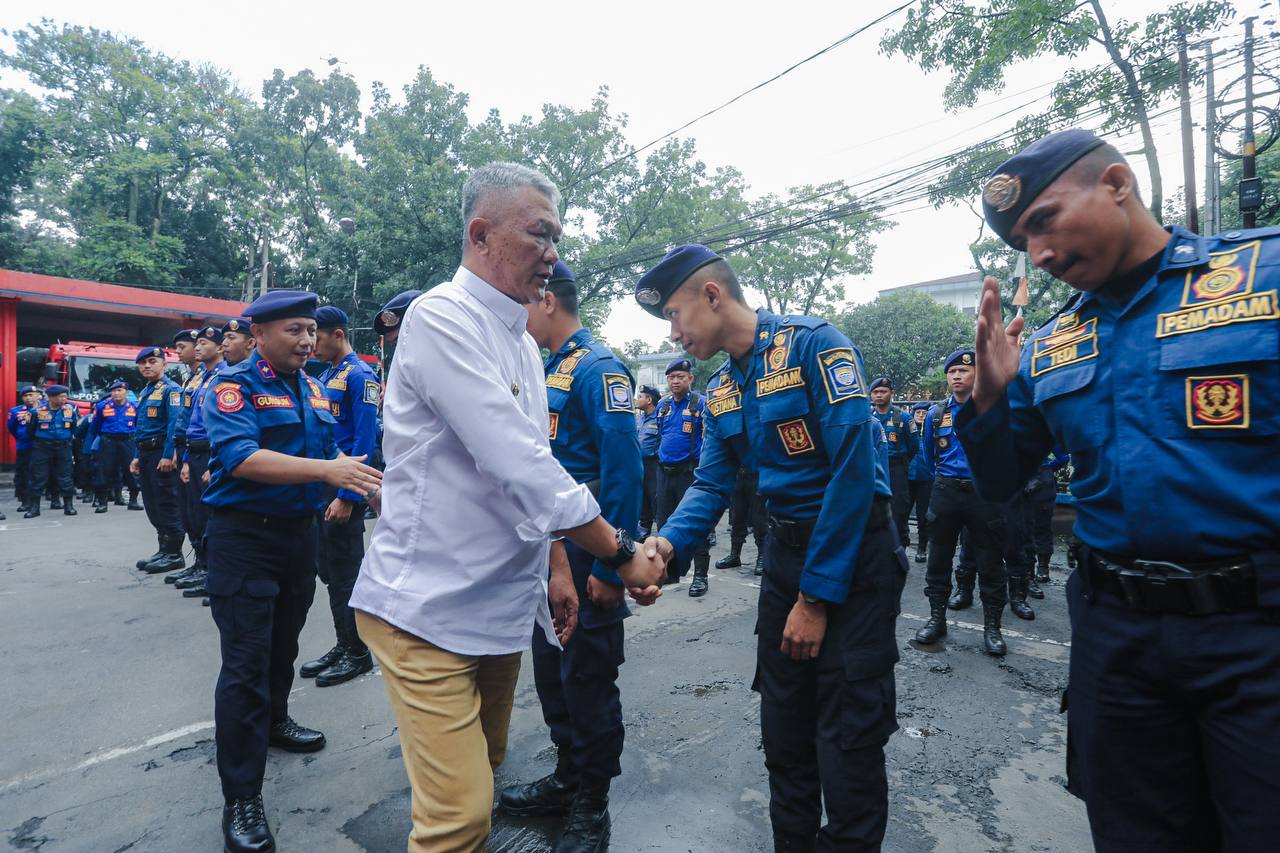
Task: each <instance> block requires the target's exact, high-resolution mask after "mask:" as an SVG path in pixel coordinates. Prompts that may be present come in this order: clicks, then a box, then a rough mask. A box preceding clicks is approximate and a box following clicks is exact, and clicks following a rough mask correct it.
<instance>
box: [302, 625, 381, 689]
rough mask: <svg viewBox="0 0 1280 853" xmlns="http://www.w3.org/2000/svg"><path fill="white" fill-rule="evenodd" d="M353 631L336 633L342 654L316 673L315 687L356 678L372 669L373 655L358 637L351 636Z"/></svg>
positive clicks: (328, 685) (327, 685)
mask: <svg viewBox="0 0 1280 853" xmlns="http://www.w3.org/2000/svg"><path fill="white" fill-rule="evenodd" d="M354 633H355V632H354V631H352V632H345V631H344V632H343V633H342V634H339V635H338V645H339V646H341V647H342V655H341V656H340V657H339V658H338V659H337V660H336V661H334V662H333V663H332V664H331V665H330V666H328V667H326V668H325V669H323V670H321V671H320V672H318V673H316V687H332V686H333V685H335V684H341V683H343V682H344V681H350V680H351V679H353V678H358V677H359V676H361V675H364V674H365V673H366V672H370V671H371V670H372V669H373V655H372V654H371V653H370V652H369V649H368V647H367V646H365V644H364V643H362V642H360V638H359V637H356V636H352V634H354Z"/></svg>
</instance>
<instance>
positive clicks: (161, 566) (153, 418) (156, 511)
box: [129, 347, 186, 574]
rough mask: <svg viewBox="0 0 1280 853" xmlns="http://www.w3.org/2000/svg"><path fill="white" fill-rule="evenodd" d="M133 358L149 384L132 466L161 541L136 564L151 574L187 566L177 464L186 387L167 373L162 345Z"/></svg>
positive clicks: (141, 408) (141, 400)
mask: <svg viewBox="0 0 1280 853" xmlns="http://www.w3.org/2000/svg"><path fill="white" fill-rule="evenodd" d="M134 362H135V363H136V364H137V365H138V371H139V372H140V373H141V374H142V378H143V379H145V380H146V381H147V384H146V387H144V388H143V389H142V393H141V394H140V395H138V406H139V412H138V431H137V433H136V434H135V436H134V444H135V446H136V447H137V455H136V456H134V458H133V461H132V462H130V464H129V470H130V472H131V473H132V474H133V475H134V476H135V477H137V478H138V479H139V480H140V481H141V485H142V504H143V506H144V507H145V508H146V510H147V520H148V521H150V522H151V526H152V527H154V528H155V530H156V540H157V542H158V543H159V548H158V549H157V550H156V553H154V554H152V555H151V556H150V557H146V558H144V559H141V560H139V561H138V563H137V565H138V568H139V569H142V570H143V571H144V572H146V573H147V574H159V573H163V572H172V571H176V570H178V569H181V568H183V567H184V566H185V565H186V563H185V562H184V561H183V559H182V537H183V535H184V532H183V529H182V519H181V518H180V517H179V516H178V469H177V466H176V465H175V464H174V462H173V452H174V448H173V435H174V430H175V429H176V428H177V421H178V412H179V410H180V409H181V408H182V388H181V387H180V386H179V385H178V383H177V382H174V381H173V380H172V379H170V378H169V377H168V376H166V375H165V373H164V370H165V355H164V350H163V349H161V348H160V347H143V348H142V349H140V350H139V351H138V355H137V356H136V357H135V358H134Z"/></svg>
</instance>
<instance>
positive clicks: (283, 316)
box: [244, 290, 320, 323]
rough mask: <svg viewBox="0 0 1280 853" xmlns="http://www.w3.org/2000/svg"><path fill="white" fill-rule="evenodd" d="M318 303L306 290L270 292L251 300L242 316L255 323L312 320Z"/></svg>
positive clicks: (313, 295)
mask: <svg viewBox="0 0 1280 853" xmlns="http://www.w3.org/2000/svg"><path fill="white" fill-rule="evenodd" d="M319 301H320V300H319V299H318V298H317V297H316V295H315V294H314V293H311V292H310V291H307V290H272V291H269V292H268V293H266V294H264V295H262V296H259V297H258V298H257V299H255V300H253V302H251V303H250V304H249V307H248V308H246V309H244V314H245V316H246V317H248V318H249V319H251V320H252V321H253V322H255V323H270V322H271V321H272V320H293V319H299V318H300V319H303V320H314V319H315V318H316V304H317V303H318V302H319Z"/></svg>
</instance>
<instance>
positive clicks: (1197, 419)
mask: <svg viewBox="0 0 1280 853" xmlns="http://www.w3.org/2000/svg"><path fill="white" fill-rule="evenodd" d="M1186 395H1187V426H1188V427H1189V428H1191V429H1248V428H1249V374H1247V373H1232V374H1229V375H1226V376H1188V377H1186Z"/></svg>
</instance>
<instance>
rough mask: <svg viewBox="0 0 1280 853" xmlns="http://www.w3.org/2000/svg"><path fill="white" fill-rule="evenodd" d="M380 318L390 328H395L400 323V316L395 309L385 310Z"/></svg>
mask: <svg viewBox="0 0 1280 853" xmlns="http://www.w3.org/2000/svg"><path fill="white" fill-rule="evenodd" d="M378 319H379V320H381V321H382V325H384V326H386V327H387V328H388V329H390V328H393V327H395V326H397V325H399V323H400V316H399V315H398V314H396V312H394V311H383V312H382V313H381V314H379V315H378Z"/></svg>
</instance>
